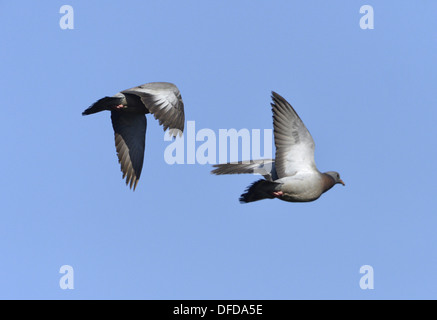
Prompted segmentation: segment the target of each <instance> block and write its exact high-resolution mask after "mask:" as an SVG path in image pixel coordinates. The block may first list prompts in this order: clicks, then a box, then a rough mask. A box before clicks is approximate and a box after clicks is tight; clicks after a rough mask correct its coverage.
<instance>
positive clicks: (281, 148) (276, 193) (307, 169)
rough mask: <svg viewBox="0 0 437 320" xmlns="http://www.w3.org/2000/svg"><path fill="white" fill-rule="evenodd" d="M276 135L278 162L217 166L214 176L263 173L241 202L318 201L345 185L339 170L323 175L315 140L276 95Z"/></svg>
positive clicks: (288, 105) (292, 111) (273, 109)
mask: <svg viewBox="0 0 437 320" xmlns="http://www.w3.org/2000/svg"><path fill="white" fill-rule="evenodd" d="M272 99H273V103H272V104H271V106H272V111H273V133H274V137H275V147H276V156H275V158H276V159H262V160H250V161H247V162H238V163H225V164H217V165H214V167H215V168H216V169H215V170H213V171H212V173H214V174H217V175H221V174H239V173H252V174H261V175H262V176H264V179H261V180H258V181H256V182H254V183H253V184H252V185H251V186H249V187H248V188H247V190H246V192H245V193H243V194H242V195H241V197H240V202H241V203H247V202H253V201H258V200H262V199H274V198H278V199H280V200H284V201H289V202H309V201H314V200H316V199H318V198H319V197H320V196H321V195H322V194H323V193H324V192H326V191H328V190H329V189H331V188H332V187H333V186H334V185H335V184H337V183H341V184H342V185H344V182H343V181H342V180H341V179H340V175H339V174H338V173H337V172H335V171H329V172H325V173H321V172H320V171H319V170H318V169H317V167H316V164H315V162H314V146H315V145H314V140H313V138H312V137H311V134H310V133H309V131H308V129H307V128H306V127H305V125H304V124H303V122H302V120H301V119H300V118H299V116H298V115H297V113H296V111H295V110H294V109H293V107H292V106H291V105H290V104H289V103H288V102H287V101H286V100H285V99H284V98H283V97H281V96H280V95H279V94H277V93H276V92H272Z"/></svg>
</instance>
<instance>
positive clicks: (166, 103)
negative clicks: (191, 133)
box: [121, 82, 185, 136]
mask: <svg viewBox="0 0 437 320" xmlns="http://www.w3.org/2000/svg"><path fill="white" fill-rule="evenodd" d="M121 93H129V94H135V95H137V96H139V97H140V98H141V101H142V102H143V104H144V105H145V106H146V108H147V109H148V110H149V112H150V113H152V114H153V116H154V117H155V119H157V120H158V121H159V124H160V125H162V126H163V127H164V131H165V130H167V129H170V130H169V132H170V134H171V135H172V136H177V135H178V134H179V135H180V136H181V135H182V132H183V131H184V124H185V114H184V102H183V101H182V96H181V93H180V92H179V89H178V88H177V87H176V86H175V85H174V84H172V83H168V82H151V83H146V84H143V85H140V86H138V87H134V88H131V89H127V90H123V91H121Z"/></svg>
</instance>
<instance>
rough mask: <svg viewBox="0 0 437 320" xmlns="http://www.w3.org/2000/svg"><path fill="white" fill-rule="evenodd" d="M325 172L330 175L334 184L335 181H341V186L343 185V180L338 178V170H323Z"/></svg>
mask: <svg viewBox="0 0 437 320" xmlns="http://www.w3.org/2000/svg"><path fill="white" fill-rule="evenodd" d="M325 174H327V175H328V176H330V177H331V178H332V179H334V181H335V184H337V183H341V184H342V185H343V186H344V185H345V184H344V182H343V180H341V179H340V174H339V173H338V172H335V171H328V172H325Z"/></svg>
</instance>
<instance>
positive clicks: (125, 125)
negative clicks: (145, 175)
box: [111, 111, 147, 190]
mask: <svg viewBox="0 0 437 320" xmlns="http://www.w3.org/2000/svg"><path fill="white" fill-rule="evenodd" d="M111 120H112V127H113V128H114V135H115V148H116V150H117V156H118V162H119V163H120V165H121V171H122V172H123V179H124V178H126V185H129V187H130V188H132V187H133V188H134V190H135V188H136V186H137V184H138V180H139V179H140V176H141V170H142V168H143V160H144V147H145V143H146V128H147V120H146V116H145V115H144V114H137V113H127V112H120V111H111Z"/></svg>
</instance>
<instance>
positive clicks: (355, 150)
mask: <svg viewBox="0 0 437 320" xmlns="http://www.w3.org/2000/svg"><path fill="white" fill-rule="evenodd" d="M64 4H69V5H71V6H72V7H73V8H74V29H73V30H62V29H61V28H60V27H59V20H60V18H61V17H62V14H60V13H59V9H60V7H61V6H62V5H64ZM366 4H368V5H372V6H373V9H374V14H375V20H374V21H375V28H374V29H373V30H362V29H361V28H360V26H359V20H360V18H361V16H362V15H361V14H360V13H359V9H360V7H361V6H362V5H366ZM436 12H437V3H435V2H431V1H423V2H417V1H402V2H398V1H384V2H381V1H378V2H376V1H370V2H367V1H306V2H302V1H220V2H218V1H183V2H181V1H111V2H108V1H70V2H64V1H47V2H43V1H7V2H6V1H2V2H1V3H0V29H1V30H2V31H1V34H2V50H0V59H1V63H0V70H1V71H0V72H1V74H2V77H1V78H0V84H1V86H0V87H1V91H2V100H3V101H2V111H3V112H2V120H3V121H2V126H1V127H0V133H1V136H2V137H3V139H2V156H1V157H0V164H1V167H2V168H3V172H2V179H1V180H2V183H1V184H0V194H1V204H0V208H1V214H0V219H1V221H0V237H1V238H0V239H1V241H0V254H1V260H0V298H2V299H11V298H19V299H401V298H402V299H419V298H425V299H435V298H436V297H437V274H436V269H437V251H436V247H435V246H436V243H437V234H436V232H435V230H436V227H437V215H436V212H435V208H436V205H437V203H436V197H435V192H436V181H437V176H436V170H435V161H436V156H437V151H436V149H435V146H436V143H435V137H436V134H437V130H436V124H435V122H436V116H437V109H436V103H437V96H436V94H435V92H436V90H435V89H436V83H437V81H436V80H437V78H436V75H437V68H436V52H437V42H436V39H437V38H436V30H437V22H436V19H435V17H436ZM152 81H168V82H173V83H175V84H176V85H177V86H178V87H179V89H180V91H181V93H182V97H183V99H184V103H185V112H186V113H185V114H186V120H189V121H195V122H196V129H197V130H198V129H202V128H210V129H212V130H214V131H215V132H218V130H219V129H230V128H235V129H237V130H238V129H241V128H248V129H253V128H256V129H261V130H263V129H271V128H272V118H271V110H270V92H271V90H274V91H276V92H278V93H280V94H281V95H283V96H284V97H285V98H286V99H287V100H288V101H289V102H290V103H291V104H292V105H293V106H294V107H295V109H296V110H297V112H298V113H299V115H300V116H301V118H302V119H303V121H304V122H305V124H306V126H307V127H308V129H309V130H310V132H311V134H312V136H313V138H314V140H315V142H316V163H317V165H318V168H319V169H320V170H321V171H329V170H336V171H339V172H340V173H341V175H342V178H343V180H344V181H345V182H346V187H342V186H336V187H334V188H333V189H332V190H330V191H329V192H327V193H326V194H324V195H323V196H322V197H321V198H320V199H318V200H317V201H315V202H312V203H287V202H282V201H279V200H264V201H260V202H256V203H251V204H246V205H242V204H240V203H239V202H238V197H239V195H240V194H241V193H242V192H243V191H244V189H245V188H246V187H247V186H248V185H249V184H250V183H251V182H253V181H255V180H256V179H258V178H259V177H257V176H251V175H238V176H213V175H211V174H210V173H209V172H210V170H211V166H210V165H200V164H191V165H188V164H184V165H173V166H170V165H168V164H167V163H166V162H165V161H164V158H163V154H164V150H165V148H166V147H167V146H168V145H169V142H166V141H164V139H163V136H164V135H163V131H162V128H161V127H160V126H159V125H158V123H157V122H156V121H154V120H152V118H150V117H149V118H148V120H149V121H148V129H147V138H146V153H145V161H144V167H143V172H142V176H141V179H140V182H139V184H138V187H137V190H136V191H135V192H132V191H130V190H129V189H128V188H127V187H126V186H125V185H124V183H123V181H122V180H121V172H120V169H119V164H118V162H117V157H116V153H115V147H114V138H113V130H112V127H111V122H110V117H109V113H108V112H106V113H100V114H96V115H92V116H88V117H83V116H82V115H81V112H82V111H83V110H84V109H85V108H87V107H88V106H89V105H90V104H92V103H93V102H94V101H96V100H97V99H99V98H101V97H103V96H106V95H113V94H115V93H116V92H118V91H119V90H123V89H126V88H130V87H133V86H136V85H139V84H143V83H147V82H152ZM198 145H199V144H198ZM62 265H71V266H72V267H73V268H74V289H73V290H68V289H67V290H62V289H61V288H60V287H59V279H60V277H61V276H62V275H61V274H60V273H59V268H60V267H61V266H62ZM363 265H371V266H372V267H373V269H374V276H375V277H374V286H375V288H374V290H362V289H361V288H360V286H359V281H360V277H361V276H362V275H361V274H360V273H359V270H360V267H361V266H363Z"/></svg>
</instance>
